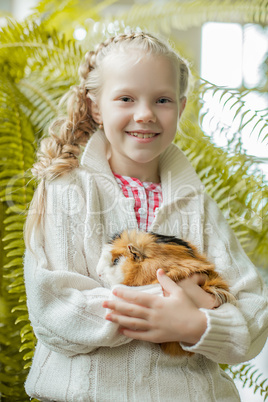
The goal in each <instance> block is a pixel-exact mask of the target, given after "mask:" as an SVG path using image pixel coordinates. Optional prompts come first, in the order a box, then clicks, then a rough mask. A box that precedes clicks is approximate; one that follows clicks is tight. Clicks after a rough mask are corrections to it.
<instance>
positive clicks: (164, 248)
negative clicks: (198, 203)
mask: <svg viewBox="0 0 268 402" xmlns="http://www.w3.org/2000/svg"><path fill="white" fill-rule="evenodd" d="M159 268H162V269H163V270H164V271H165V273H166V275H167V276H168V277H169V278H171V279H172V280H173V281H175V282H178V281H180V280H182V279H185V278H188V277H189V276H191V275H192V274H194V273H203V274H206V275H207V279H206V281H205V283H204V284H203V285H202V286H201V287H202V288H203V289H204V290H205V291H206V292H208V293H211V294H212V295H214V296H215V297H216V298H217V299H218V301H219V303H220V304H223V303H225V302H231V303H234V302H235V297H234V296H233V295H232V294H231V293H230V292H229V288H228V285H227V282H226V281H225V280H224V279H223V278H221V276H220V275H219V274H218V273H217V272H216V271H215V266H214V265H213V264H212V263H211V262H209V261H208V260H207V258H206V257H205V256H204V255H202V254H200V253H199V252H198V251H197V249H196V247H194V246H193V245H192V244H190V243H189V242H186V241H184V240H182V239H179V238H176V237H174V236H166V235H161V234H157V233H153V232H142V231H136V230H132V231H127V230H125V231H123V232H122V233H121V234H116V235H115V236H114V237H113V238H112V240H111V241H110V242H109V243H108V244H106V245H105V246H104V248H103V251H102V254H101V258H100V260H99V263H98V265H97V268H96V270H97V274H98V275H99V277H100V278H101V279H102V280H103V281H104V282H105V283H107V284H109V285H110V286H113V285H116V284H119V283H121V284H123V285H127V286H144V285H150V284H154V283H158V280H157V276H156V272H157V270H158V269H159ZM160 346H161V348H162V350H163V351H164V352H165V353H167V354H169V355H173V356H174V355H180V356H182V355H190V353H188V352H185V351H183V349H182V348H181V346H180V345H179V343H177V342H167V343H161V344H160Z"/></svg>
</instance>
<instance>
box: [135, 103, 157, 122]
mask: <svg viewBox="0 0 268 402" xmlns="http://www.w3.org/2000/svg"><path fill="white" fill-rule="evenodd" d="M134 120H135V121H136V122H137V123H149V122H152V123H155V122H156V116H155V114H154V111H153V110H152V108H151V107H150V106H148V105H141V106H140V107H139V108H138V109H137V110H136V111H135V113H134Z"/></svg>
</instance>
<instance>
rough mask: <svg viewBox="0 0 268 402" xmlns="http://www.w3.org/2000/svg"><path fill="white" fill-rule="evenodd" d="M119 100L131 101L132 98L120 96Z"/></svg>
mask: <svg viewBox="0 0 268 402" xmlns="http://www.w3.org/2000/svg"><path fill="white" fill-rule="evenodd" d="M120 100H121V101H122V102H125V103H126V102H131V101H132V99H131V98H130V97H129V96H122V98H120Z"/></svg>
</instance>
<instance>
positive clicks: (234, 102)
mask: <svg viewBox="0 0 268 402" xmlns="http://www.w3.org/2000/svg"><path fill="white" fill-rule="evenodd" d="M255 91H256V89H250V90H242V91H239V90H237V89H229V88H224V87H218V86H216V85H214V84H212V83H210V82H208V81H206V80H204V79H202V78H201V85H200V101H201V103H205V99H206V98H207V97H208V96H209V97H211V99H212V100H213V102H217V103H219V105H220V106H221V108H222V111H225V110H228V111H229V113H230V112H231V111H232V116H231V117H230V119H231V120H232V131H234V130H236V133H239V134H240V135H241V136H243V132H244V131H245V129H248V130H250V135H253V136H255V138H256V140H258V141H261V142H266V143H267V139H268V111H267V109H264V110H254V109H252V108H249V106H248V104H247V101H246V97H247V96H248V95H249V94H251V93H254V92H255ZM213 117H214V114H213V113H212V112H210V108H209V106H208V107H207V108H206V109H205V108H204V109H201V113H200V124H201V125H202V123H203V121H204V119H205V118H206V119H211V118H213ZM216 118H217V117H216ZM220 123H221V122H220V121H218V125H220ZM220 129H221V130H223V129H226V128H224V127H223V124H222V127H221V128H220ZM218 130H219V128H218ZM227 130H230V127H227Z"/></svg>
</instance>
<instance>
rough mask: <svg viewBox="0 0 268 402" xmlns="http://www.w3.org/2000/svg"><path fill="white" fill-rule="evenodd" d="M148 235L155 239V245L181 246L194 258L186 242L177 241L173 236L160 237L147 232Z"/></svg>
mask: <svg viewBox="0 0 268 402" xmlns="http://www.w3.org/2000/svg"><path fill="white" fill-rule="evenodd" d="M149 233H150V234H152V235H153V236H154V237H155V238H156V240H155V242H156V243H168V244H177V245H178V246H183V247H185V248H187V249H188V251H189V254H190V255H191V256H192V257H194V258H195V254H194V250H193V249H192V247H191V246H190V245H189V243H187V241H184V240H182V239H179V238H178V237H175V236H166V235H161V234H158V233H154V232H149Z"/></svg>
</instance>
